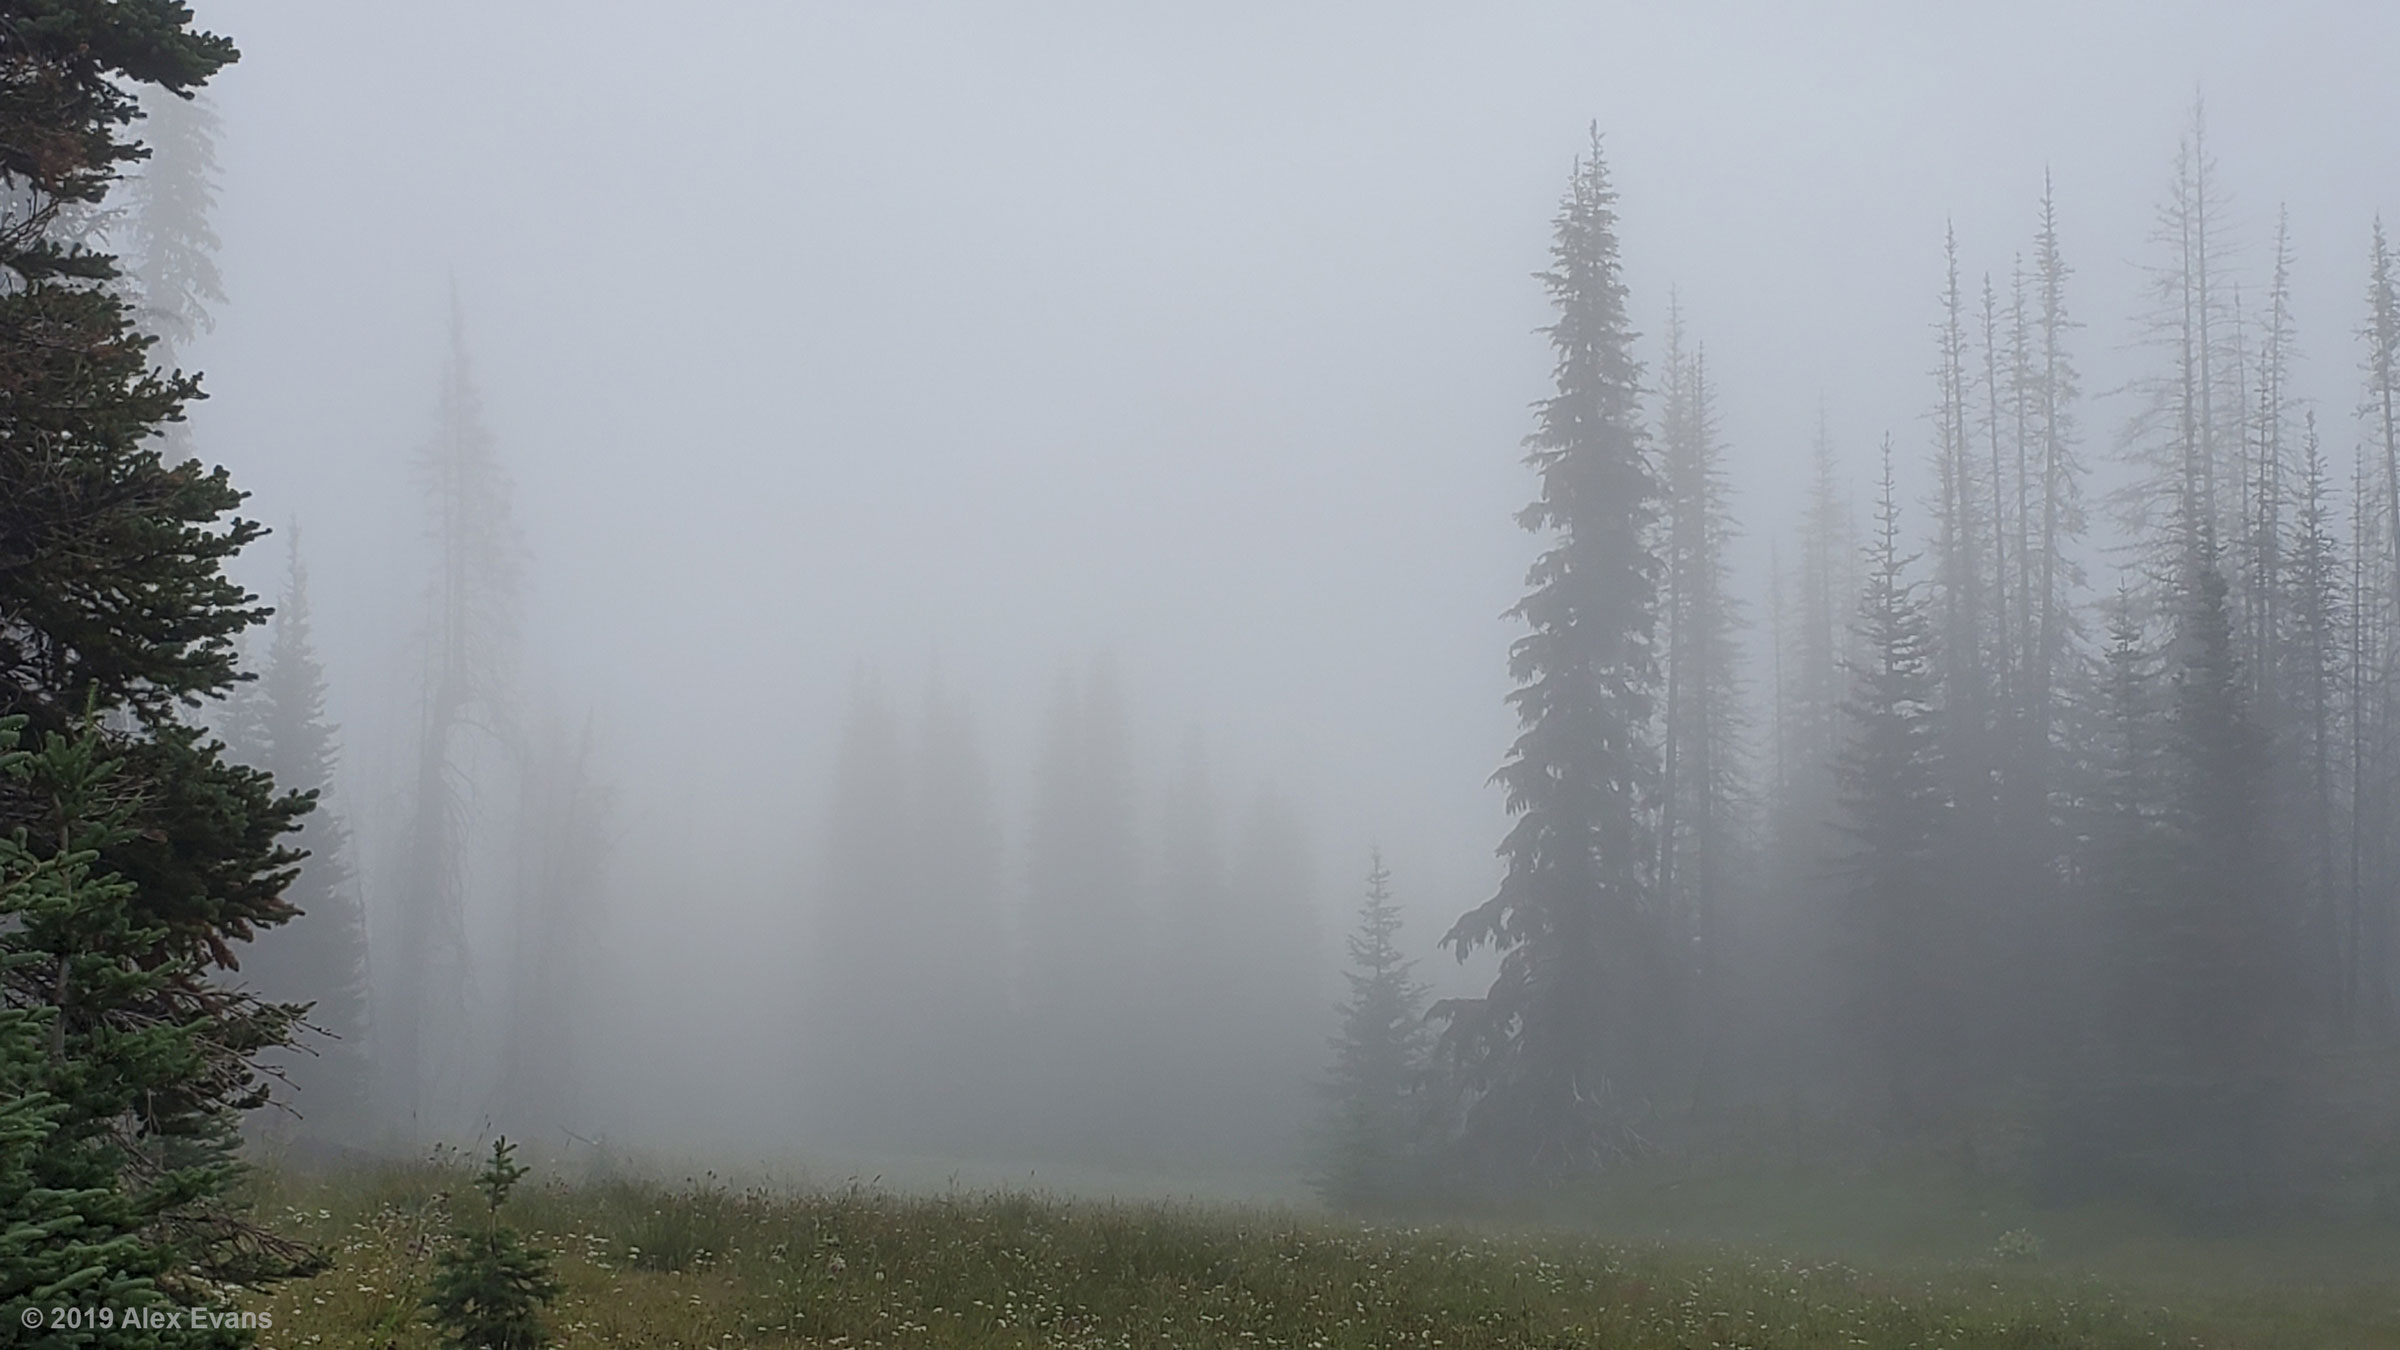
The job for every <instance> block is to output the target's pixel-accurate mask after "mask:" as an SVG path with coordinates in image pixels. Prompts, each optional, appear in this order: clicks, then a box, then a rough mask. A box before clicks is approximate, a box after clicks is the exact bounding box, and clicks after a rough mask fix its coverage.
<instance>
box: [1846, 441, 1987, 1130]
mask: <svg viewBox="0 0 2400 1350" xmlns="http://www.w3.org/2000/svg"><path fill="white" fill-rule="evenodd" d="M1913 561H1914V560H1913V559H1912V558H1911V557H1910V556H1908V555H1907V554H1904V553H1902V552H1901V543H1900V501H1899V493H1898V488H1897V486H1896V485H1895V482H1894V479H1893V474H1892V451H1891V441H1890V438H1888V437H1887V438H1885V441H1884V449H1883V482H1882V492H1881V496H1880V499H1879V501H1878V504H1877V507H1876V521H1875V538H1874V542H1873V543H1871V544H1869V545H1868V549H1867V584H1866V589H1865V591H1864V593H1863V594H1862V595H1861V596H1860V598H1859V608H1858V638H1859V650H1860V655H1859V657H1858V658H1857V660H1856V661H1855V663H1854V664H1853V665H1852V667H1851V677H1852V681H1853V685H1852V694H1851V697H1850V701H1849V703H1848V705H1847V707H1846V711H1847V712H1848V715H1849V722H1850V736H1849V740H1848V743H1847V744H1846V745H1845V747H1844V748H1843V752H1842V757H1841V768H1840V781H1841V788H1842V807H1843V827H1842V828H1843V833H1844V835H1845V836H1846V837H1847V838H1848V840H1849V850H1848V854H1847V859H1846V871H1847V873H1848V876H1849V878H1850V886H1849V894H1848V896H1847V899H1846V902H1845V904H1844V909H1843V928H1844V930H1845V931H1844V944H1843V945H1844V947H1845V949H1846V950H1847V952H1848V953H1849V957H1850V967H1851V969H1850V981H1851V983H1850V989H1851V1004H1852V1011H1853V1015H1854V1016H1855V1018H1856V1019H1857V1020H1856V1027H1857V1034H1858V1036H1859V1038H1860V1041H1859V1044H1860V1048H1861V1050H1862V1051H1863V1052H1864V1055H1865V1058H1866V1061H1867V1063H1868V1064H1869V1065H1870V1066H1871V1072H1872V1073H1873V1076H1874V1078H1875V1080H1876V1082H1877V1084H1878V1087H1879V1089H1880V1092H1881V1095H1882V1097H1883V1100H1884V1116H1885V1119H1886V1121H1887V1123H1888V1124H1890V1125H1891V1126H1892V1127H1894V1128H1896V1129H1899V1130H1902V1131H1916V1130H1920V1129H1923V1128H1925V1127H1926V1126H1928V1125H1930V1124H1932V1123H1934V1122H1935V1121H1936V1120H1937V1119H1938V1118H1939V1117H1940V1114H1941V1112H1942V1110H1943V1108H1944V1107H1945V1106H1946V1104H1947V1100H1948V1097H1949V1094H1950V1092H1951V1090H1952V1089H1953V1088H1954V1087H1955V1086H1956V1085H1955V1083H1954V1082H1952V1081H1951V1080H1950V1078H1949V1074H1950V1072H1951V1071H1953V1070H1954V1069H1955V1067H1956V1065H1955V1053H1954V1052H1955V1049H1956V1047H1957V1044H1958V1036H1959V1031H1960V1027H1959V1016H1960V1009H1959V1008H1958V1007H1957V1006H1956V1002H1955V999H1954V997H1953V995H1952V989H1953V984H1954V981H1953V979H1952V974H1953V969H1952V963H1954V962H1956V961H1957V960H1959V958H1960V955H1961V953H1960V946H1961V943H1960V941H1959V935H1960V929H1961V920H1962V918H1963V916H1961V915H1959V914H1958V913H1957V912H1956V905H1955V903H1954V901H1953V900H1952V898H1951V895H1950V892H1949V888H1948V887H1947V886H1945V885H1944V884H1943V879H1942V877H1941V874H1940V873H1941V869H1940V866H1939V862H1940V858H1941V850H1942V847H1943V844H1944V842H1945V840H1944V835H1945V833H1946V827H1947V823H1948V822H1947V817H1948V814H1949V801H1948V799H1947V797H1946V795H1945V793H1944V791H1943V766H1942V747H1941V744H1940V733H1939V725H1940V724H1939V721H1938V715H1939V704H1938V702H1937V693H1938V691H1937V688H1936V684H1935V679H1934V660H1935V637H1934V621H1933V617H1932V615H1931V614H1930V613H1929V612H1928V607H1927V605H1926V601H1925V599H1924V597H1923V596H1922V595H1920V594H1919V593H1918V590H1917V583H1916V582H1915V581H1914V580H1913V579H1912V578H1911V577H1910V576H1909V575H1908V569H1909V566H1910V564H1911V563H1912V562H1913Z"/></svg>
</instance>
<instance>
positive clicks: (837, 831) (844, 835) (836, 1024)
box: [805, 677, 922, 1139]
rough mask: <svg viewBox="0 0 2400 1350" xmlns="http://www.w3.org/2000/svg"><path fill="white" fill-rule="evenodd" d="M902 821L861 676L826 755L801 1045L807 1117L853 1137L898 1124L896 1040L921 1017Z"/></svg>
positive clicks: (893, 761)
mask: <svg viewBox="0 0 2400 1350" xmlns="http://www.w3.org/2000/svg"><path fill="white" fill-rule="evenodd" d="M912 824H913V822H911V821H910V819H909V782H908V761H907V756H906V753H905V751H904V750H903V748H902V743H901V738H900V732H899V728H898V726H897V725H896V724H895V722H894V719H893V716H892V711H891V708H890V706H889V705H888V703H887V702H886V701H885V698H884V696H883V692H882V690H881V688H880V687H879V686H877V685H876V684H875V683H874V682H873V681H872V680H869V679H866V678H863V677H862V678H861V679H859V680H858V681H856V682H855V683H854V684H853V686H852V688H851V693H850V709H849V713H848V715H847V717H845V718H844V720H843V724H842V736H841V745H840V748H839V749H838V750H837V751H836V752H835V756H834V770H833V796H832V801H831V814H830V815H829V817H828V819H827V821H826V828H825V852H824V864H823V873H822V877H821V880H820V884H819V889H818V893H817V897H816V899H817V922H816V925H815V933H814V937H815V944H814V953H813V955H814V957H815V959H814V961H813V963H812V966H811V969H810V981H809V985H810V989H811V991H812V993H813V995H814V999H813V1006H811V1007H810V1009H809V1017H808V1033H807V1039H806V1044H805V1048H806V1049H807V1050H808V1051H809V1052H810V1054H811V1056H812V1063H811V1064H810V1067H809V1071H808V1073H807V1075H806V1080H805V1085H806V1089H807V1095H808V1097H809V1099H810V1101H811V1104H812V1105H813V1106H814V1107H815V1108H816V1109H815V1111H814V1112H813V1113H812V1114H813V1115H814V1116H815V1117H816V1118H817V1119H819V1120H821V1121H823V1122H825V1123H826V1124H828V1125H830V1126H831V1127H832V1128H833V1129H834V1130H836V1131H837V1132H839V1133H843V1134H846V1135H848V1136H850V1137H851V1138H853V1139H861V1138H877V1137H880V1136H882V1135H883V1134H884V1133H885V1132H887V1131H889V1130H891V1129H894V1128H896V1127H898V1126H900V1125H901V1123H902V1122H901V1121H900V1119H899V1115H900V1113H899V1112H897V1111H895V1110H894V1109H893V1104H894V1101H895V1099H896V1098H898V1097H900V1096H902V1095H903V1093H902V1084H901V1082H900V1080H901V1079H902V1078H903V1077H905V1076H906V1075H907V1074H909V1073H911V1072H913V1071H915V1066H914V1065H913V1064H911V1063H909V1062H908V1060H907V1052H908V1051H909V1050H912V1049H918V1048H921V1047H919V1046H917V1045H916V1044H915V1041H916V1038H915V1037H911V1036H905V1035H901V1034H899V1027H898V1026H897V1025H896V1024H897V1023H899V1022H900V1021H901V1020H902V1019H907V1018H915V1017H918V1016H921V1010H920V1009H918V1008H915V1007H912V1006H911V1005H912V995H915V994H918V993H920V992H921V990H920V986H919V985H918V984H917V982H916V981H915V980H914V979H912V978H911V972H910V971H909V969H908V962H909V960H910V956H911V953H912V950H913V949H914V944H915V943H916V942H917V941H918V940H919V935H918V934H917V933H916V932H915V931H914V930H915V929H916V927H917V924H916V922H915V916H914V915H913V914H912V913H911V912H910V911H911V910H912V908H913V907H914V902H915V899H916V896H915V895H914V893H913V886H912V882H913V878H912V877H911V876H910V875H909V867H908V862H909V859H910V858H911V857H912V856H913V854H914V851H915V850H916V849H917V848H919V847H921V846H922V845H921V842H920V841H919V840H918V839H917V838H916V835H915V831H914V830H913V829H912Z"/></svg>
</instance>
